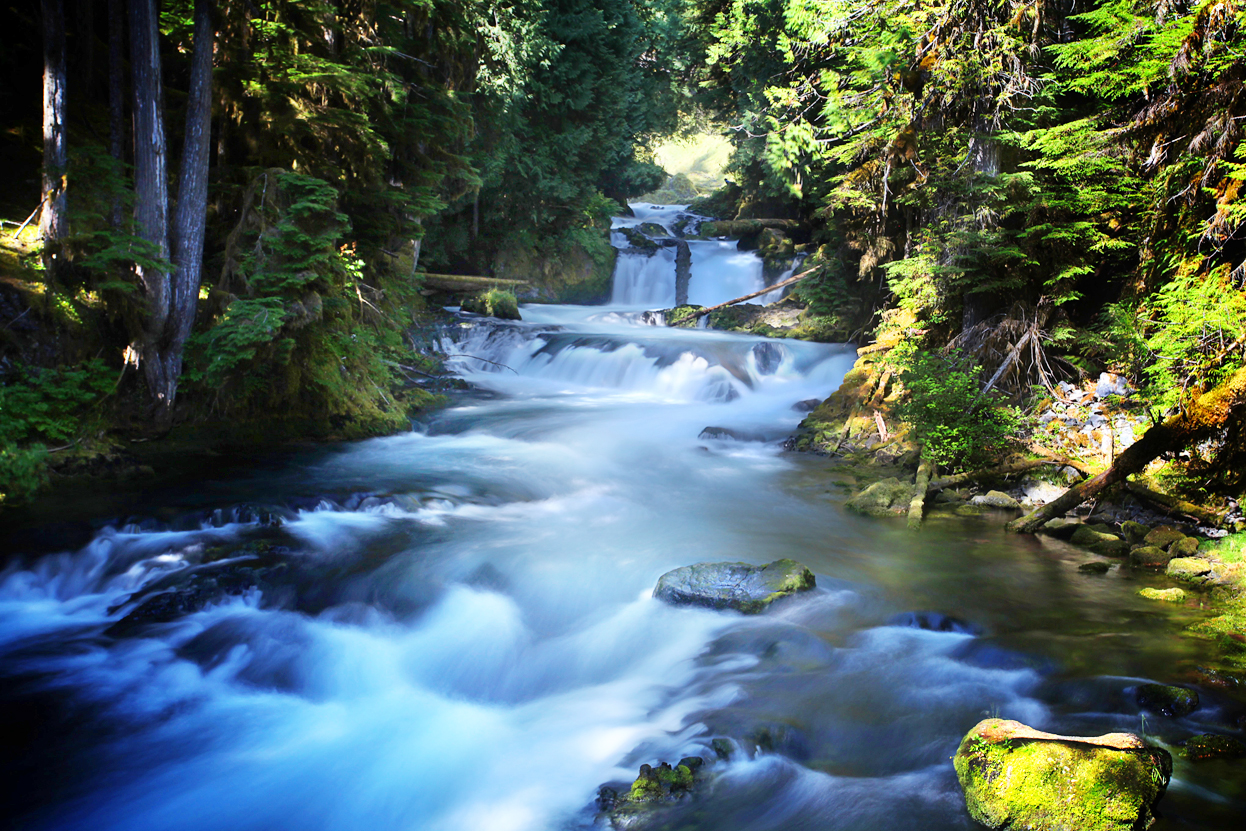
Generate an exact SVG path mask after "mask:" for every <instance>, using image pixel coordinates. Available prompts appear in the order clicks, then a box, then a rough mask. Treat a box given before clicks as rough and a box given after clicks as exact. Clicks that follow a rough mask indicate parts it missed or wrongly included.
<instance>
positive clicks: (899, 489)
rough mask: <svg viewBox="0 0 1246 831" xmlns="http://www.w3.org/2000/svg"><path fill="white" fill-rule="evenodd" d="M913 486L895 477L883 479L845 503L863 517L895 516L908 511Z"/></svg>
mask: <svg viewBox="0 0 1246 831" xmlns="http://www.w3.org/2000/svg"><path fill="white" fill-rule="evenodd" d="M912 499H913V486H912V485H910V484H908V483H906V482H901V481H900V480H899V479H896V478H895V477H891V478H889V479H883V480H881V481H878V482H875V483H874V484H872V485H870V486H869V487H868V488H866V489H865V490H863V491H861V492H860V493H858V494H856V495H855V496H853V497H852V498H851V499H849V500H848V502H847V503H846V505H847V507H848V509H849V510H851V511H855V512H857V513H858V514H864V515H865V516H873V517H884V516H896V515H898V514H903V513H906V512H907V511H908V508H909V502H910V501H912Z"/></svg>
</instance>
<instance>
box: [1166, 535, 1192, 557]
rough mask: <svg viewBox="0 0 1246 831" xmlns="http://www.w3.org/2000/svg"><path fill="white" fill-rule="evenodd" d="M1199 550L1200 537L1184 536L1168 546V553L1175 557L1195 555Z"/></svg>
mask: <svg viewBox="0 0 1246 831" xmlns="http://www.w3.org/2000/svg"><path fill="white" fill-rule="evenodd" d="M1197 551H1198V537H1182V538H1181V539H1179V540H1177V541H1176V542H1174V543H1173V544H1172V545H1170V546H1168V553H1169V554H1171V555H1172V556H1174V557H1193V556H1194V555H1195V553H1196V552H1197Z"/></svg>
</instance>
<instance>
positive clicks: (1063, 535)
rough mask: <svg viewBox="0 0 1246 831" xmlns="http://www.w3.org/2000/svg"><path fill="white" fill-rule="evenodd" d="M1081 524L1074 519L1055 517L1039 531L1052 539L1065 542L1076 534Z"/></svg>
mask: <svg viewBox="0 0 1246 831" xmlns="http://www.w3.org/2000/svg"><path fill="white" fill-rule="evenodd" d="M1081 527H1082V524H1081V523H1080V522H1078V521H1077V520H1075V519H1065V518H1064V517H1056V518H1055V519H1050V520H1048V521H1047V522H1046V524H1044V525H1043V527H1042V528H1041V529H1039V530H1041V531H1042V532H1043V533H1044V534H1050V535H1051V536H1053V537H1058V538H1059V539H1065V540H1067V539H1068V538H1069V537H1071V536H1073V535H1074V534H1075V533H1077V529H1078V528H1081Z"/></svg>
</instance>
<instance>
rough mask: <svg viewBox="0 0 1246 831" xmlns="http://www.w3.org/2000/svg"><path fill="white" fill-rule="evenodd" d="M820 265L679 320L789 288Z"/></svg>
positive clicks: (702, 315) (697, 316)
mask: <svg viewBox="0 0 1246 831" xmlns="http://www.w3.org/2000/svg"><path fill="white" fill-rule="evenodd" d="M820 267H821V266H814V267H813V268H810V269H807V270H805V271H802V272H801V273H800V274H797V275H796V276H795V277H788V278H787V279H786V280H784V281H783V282H781V283H775V284H774V285H773V286H766V288H764V289H762V290H761V291H755V292H753V293H752V294H746V295H744V296H743V297H737V298H736V299H734V300H728V301H727V302H726V303H719V304H718V305H717V306H709V307H707V308H704V309H701V310H699V311H695V312H693V313H692V314H690V315H688V316H687V317H682V318H680V319H679V321H678V322H680V323H682V322H683V321H685V320H696V319H698V318H701V317H705V316H706V315H707V314H710V313H711V312H716V311H718V310H719V309H725V308H727V307H728V306H734V305H735V304H736V303H743V302H744V301H745V300H752V299H753V298H754V297H761V296H762V295H763V294H769V293H770V292H772V291H774V290H775V289H782V288H787V287H788V286H790V285H793V284H795V283H798V282H800V281H801V280H802V279H804V278H805V277H808V276H809V275H810V274H812V273H813V272H815V271H817V270H818V269H819V268H820Z"/></svg>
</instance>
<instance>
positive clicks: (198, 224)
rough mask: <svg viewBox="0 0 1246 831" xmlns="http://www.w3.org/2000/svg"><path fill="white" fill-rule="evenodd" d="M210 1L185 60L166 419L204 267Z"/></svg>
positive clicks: (200, 12)
mask: <svg viewBox="0 0 1246 831" xmlns="http://www.w3.org/2000/svg"><path fill="white" fill-rule="evenodd" d="M212 52H213V29H212V3H211V0H195V46H194V52H193V54H192V55H191V59H190V95H189V98H188V100H187V104H186V137H185V141H184V143H183V145H182V166H181V169H180V171H179V174H178V187H177V209H176V211H175V212H174V215H173V228H172V235H171V241H172V249H173V264H174V270H173V279H172V282H171V286H170V288H171V297H170V301H169V317H168V319H167V321H166V324H165V336H164V337H163V338H162V339H161V342H160V343H159V344H158V348H159V353H160V354H159V360H160V362H161V363H163V364H164V370H163V377H164V384H165V388H164V394H165V398H164V399H162V400H163V402H164V404H165V407H164V414H165V417H166V418H167V417H168V416H171V415H172V407H173V401H174V399H175V398H176V397H177V381H178V378H179V377H180V376H181V374H182V351H183V349H184V348H185V346H186V339H187V338H189V337H190V333H191V330H192V329H193V328H194V325H195V310H196V308H197V307H198V303H199V284H200V282H201V275H202V269H203V237H204V230H205V226H206V224H207V211H208V156H209V153H210V152H211V138H212V135H211V134H212Z"/></svg>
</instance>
